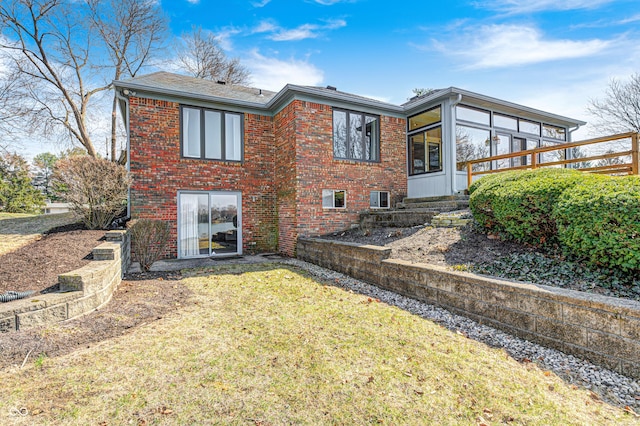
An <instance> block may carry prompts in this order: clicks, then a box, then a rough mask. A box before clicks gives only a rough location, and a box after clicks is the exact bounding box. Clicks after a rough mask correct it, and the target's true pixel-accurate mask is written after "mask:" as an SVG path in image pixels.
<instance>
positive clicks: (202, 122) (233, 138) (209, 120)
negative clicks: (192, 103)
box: [181, 106, 243, 161]
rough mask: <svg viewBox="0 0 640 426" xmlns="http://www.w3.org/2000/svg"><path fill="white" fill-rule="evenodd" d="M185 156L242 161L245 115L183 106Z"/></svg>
mask: <svg viewBox="0 0 640 426" xmlns="http://www.w3.org/2000/svg"><path fill="white" fill-rule="evenodd" d="M181 111H182V117H181V118H182V120H181V138H182V156H183V157H187V158H205V159H210V160H222V161H242V153H243V131H242V114H239V113H235V112H227V111H216V110H211V109H205V108H196V107H186V106H184V107H182V109H181Z"/></svg>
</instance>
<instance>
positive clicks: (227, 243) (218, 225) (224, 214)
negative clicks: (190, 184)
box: [178, 191, 242, 258]
mask: <svg viewBox="0 0 640 426" xmlns="http://www.w3.org/2000/svg"><path fill="white" fill-rule="evenodd" d="M241 198H242V196H241V194H240V193H239V192H223V191H216V192H186V191H185V192H180V193H179V194H178V257H179V258H187V257H205V256H217V255H234V254H242V228H241V217H242V216H241V205H242V199H241Z"/></svg>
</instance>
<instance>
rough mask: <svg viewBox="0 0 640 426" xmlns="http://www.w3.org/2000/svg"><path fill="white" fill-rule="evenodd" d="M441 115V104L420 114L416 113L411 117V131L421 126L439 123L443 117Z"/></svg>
mask: <svg viewBox="0 0 640 426" xmlns="http://www.w3.org/2000/svg"><path fill="white" fill-rule="evenodd" d="M441 116H442V108H441V107H440V106H437V107H435V108H431V109H430V110H427V111H425V112H421V113H420V114H418V115H414V116H413V117H409V131H410V132H411V131H413V130H416V129H419V128H421V127H425V126H429V125H431V124H434V123H439V122H440V120H441V119H442V117H441Z"/></svg>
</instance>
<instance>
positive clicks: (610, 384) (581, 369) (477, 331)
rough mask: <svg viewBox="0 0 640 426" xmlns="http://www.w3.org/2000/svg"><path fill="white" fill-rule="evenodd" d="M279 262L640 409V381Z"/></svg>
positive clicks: (338, 276)
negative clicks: (495, 348)
mask: <svg viewBox="0 0 640 426" xmlns="http://www.w3.org/2000/svg"><path fill="white" fill-rule="evenodd" d="M278 262H279V263H283V264H286V265H292V266H296V267H298V268H301V269H304V270H306V271H308V272H309V273H311V274H312V275H314V276H316V277H318V278H321V279H325V280H330V281H331V282H332V283H333V284H334V285H336V286H339V287H343V288H345V289H348V290H352V291H354V292H356V293H360V294H363V295H366V296H369V297H373V298H376V299H379V300H381V301H382V302H385V303H387V304H389V305H393V306H397V307H398V308H401V309H404V310H406V311H408V312H411V313H412V314H415V315H418V316H420V317H422V318H425V319H428V320H431V321H434V322H436V323H438V324H440V325H442V326H444V327H446V328H447V329H449V330H451V331H455V332H460V333H461V334H463V335H464V336H467V337H469V338H471V339H474V340H477V341H479V342H482V343H485V344H487V345H489V346H492V347H498V348H503V349H504V350H505V351H506V352H507V353H508V354H509V355H510V356H512V357H513V358H514V359H516V360H518V361H523V360H525V359H528V360H530V361H531V362H535V363H536V364H537V365H538V366H539V367H540V368H542V369H545V370H550V371H552V372H554V373H555V374H556V375H558V376H560V377H561V378H562V379H563V380H565V381H566V382H568V383H571V384H576V385H579V386H582V387H585V388H586V389H589V390H591V391H593V392H595V393H596V394H597V395H598V396H600V397H601V398H602V400H604V401H606V402H608V403H611V404H614V405H619V406H622V407H624V406H629V407H631V408H633V409H634V410H635V411H636V412H638V411H640V383H639V382H638V381H637V380H634V379H632V378H630V377H627V376H624V375H621V374H618V373H616V372H614V371H611V370H608V369H606V368H603V367H600V366H597V365H594V364H592V363H590V362H588V361H585V360H581V359H579V358H576V357H574V356H572V355H567V354H565V353H563V352H560V351H558V350H555V349H551V348H546V347H544V346H540V345H538V344H536V343H531V342H529V341H527V340H524V339H520V338H518V337H515V336H512V335H510V334H507V333H505V332H503V331H500V330H496V329H494V328H492V327H488V326H486V325H482V324H479V323H477V322H476V321H473V320H471V319H469V318H466V317H463V316H460V315H455V314H453V313H451V312H449V311H447V310H446V309H443V308H439V307H437V306H434V305H430V304H428V303H425V302H420V301H418V300H415V299H412V298H409V297H406V296H402V295H400V294H397V293H394V292H392V291H388V290H384V289H381V288H379V287H376V286H374V285H371V284H367V283H365V282H363V281H360V280H356V279H354V278H351V277H349V276H347V275H344V274H342V273H339V272H336V271H332V270H330V269H326V268H322V267H320V266H317V265H314V264H312V263H308V262H304V261H302V260H299V259H282V260H279V261H278Z"/></svg>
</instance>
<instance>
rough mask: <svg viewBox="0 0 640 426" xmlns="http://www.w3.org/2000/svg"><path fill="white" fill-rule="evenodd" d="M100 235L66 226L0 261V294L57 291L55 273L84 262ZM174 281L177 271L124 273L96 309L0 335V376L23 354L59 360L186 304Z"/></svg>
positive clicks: (18, 362) (19, 361) (185, 290)
mask: <svg viewBox="0 0 640 426" xmlns="http://www.w3.org/2000/svg"><path fill="white" fill-rule="evenodd" d="M104 234H105V231H88V230H85V229H83V228H82V225H69V226H65V227H60V228H57V229H54V230H52V231H50V232H49V233H48V234H46V235H45V236H43V238H42V239H40V240H38V241H36V242H33V243H31V244H29V245H26V246H24V247H22V248H20V249H18V250H16V251H13V252H11V253H7V254H5V255H2V256H0V293H3V292H5V291H7V290H14V291H25V290H35V291H36V292H50V291H55V290H57V279H58V274H60V273H64V272H69V271H72V270H74V269H77V268H80V267H81V266H83V265H86V264H87V263H88V262H90V254H91V250H92V249H93V248H94V247H96V246H97V245H98V244H100V241H101V239H102V238H103V237H104ZM180 279H181V275H180V273H179V272H167V273H146V274H144V273H140V274H129V275H127V276H126V277H125V279H124V280H123V281H122V283H121V284H120V286H119V287H118V289H117V290H116V291H115V292H114V294H113V297H112V299H111V301H110V302H109V303H108V304H107V305H105V306H104V307H102V308H101V309H99V310H96V311H94V312H92V313H90V314H87V315H85V316H82V317H80V318H76V319H73V320H69V321H65V322H62V323H56V324H49V325H46V326H42V327H36V328H32V329H27V330H20V331H17V332H8V333H0V371H1V370H3V369H5V368H8V367H11V366H15V365H18V366H20V365H21V364H22V363H23V361H24V360H25V358H27V355H28V358H27V360H28V361H33V360H34V359H35V358H36V357H38V356H41V355H45V356H47V357H54V356H59V355H63V354H66V353H69V352H72V351H74V350H77V349H79V348H84V347H89V346H91V345H92V344H95V343H97V342H100V341H102V340H105V339H109V338H111V337H116V336H120V335H122V334H125V333H128V332H130V331H131V330H133V329H134V327H136V326H139V325H141V324H144V323H148V322H151V321H155V320H158V319H160V318H162V317H163V316H165V315H167V313H169V312H171V311H174V310H176V309H179V308H180V307H181V306H184V305H185V304H188V303H189V296H190V295H191V291H190V290H189V289H188V288H187V287H185V286H184V285H183V284H182V283H181V282H180V281H179V280H180ZM9 303H11V302H9Z"/></svg>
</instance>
